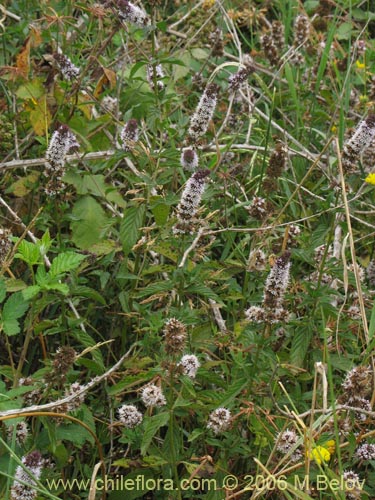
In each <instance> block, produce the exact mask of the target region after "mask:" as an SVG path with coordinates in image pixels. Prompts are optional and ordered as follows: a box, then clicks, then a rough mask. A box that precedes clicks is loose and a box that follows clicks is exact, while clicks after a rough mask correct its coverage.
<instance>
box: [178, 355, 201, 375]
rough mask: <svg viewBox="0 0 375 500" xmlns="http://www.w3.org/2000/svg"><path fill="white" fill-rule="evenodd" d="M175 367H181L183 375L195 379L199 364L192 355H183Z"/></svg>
mask: <svg viewBox="0 0 375 500" xmlns="http://www.w3.org/2000/svg"><path fill="white" fill-rule="evenodd" d="M177 366H181V368H182V372H183V374H184V375H187V376H188V377H190V378H195V377H196V375H197V371H198V368H199V367H200V363H199V361H198V358H197V357H196V356H195V355H194V354H185V355H184V356H182V358H181V361H180V362H179V363H178V365H177Z"/></svg>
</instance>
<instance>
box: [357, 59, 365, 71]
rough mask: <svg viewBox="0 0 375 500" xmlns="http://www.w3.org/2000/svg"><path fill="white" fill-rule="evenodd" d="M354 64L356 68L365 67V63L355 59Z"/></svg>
mask: <svg viewBox="0 0 375 500" xmlns="http://www.w3.org/2000/svg"><path fill="white" fill-rule="evenodd" d="M355 64H356V66H357V68H358V69H364V68H365V67H366V65H365V63H362V62H360V61H356V62H355Z"/></svg>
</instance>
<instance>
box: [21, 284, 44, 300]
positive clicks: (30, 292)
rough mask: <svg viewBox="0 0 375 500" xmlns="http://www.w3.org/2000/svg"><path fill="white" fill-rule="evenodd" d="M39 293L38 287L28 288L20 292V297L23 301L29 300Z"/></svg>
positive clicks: (39, 288)
mask: <svg viewBox="0 0 375 500" xmlns="http://www.w3.org/2000/svg"><path fill="white" fill-rule="evenodd" d="M40 291H41V287H40V286H39V285H33V286H28V287H27V288H25V289H24V290H22V295H23V298H24V299H25V300H31V299H32V298H33V297H35V296H36V295H38V293H39V292H40Z"/></svg>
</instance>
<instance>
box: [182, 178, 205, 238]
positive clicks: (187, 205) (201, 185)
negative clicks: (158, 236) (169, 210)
mask: <svg viewBox="0 0 375 500" xmlns="http://www.w3.org/2000/svg"><path fill="white" fill-rule="evenodd" d="M209 174H210V170H198V171H197V172H195V174H193V175H192V176H191V177H190V179H189V180H188V181H187V183H186V186H185V189H184V190H183V193H182V196H181V200H180V203H179V205H178V207H177V219H178V223H177V224H176V226H175V227H174V233H175V234H178V233H186V232H191V224H192V222H193V219H194V216H195V214H196V213H197V211H198V208H199V205H200V202H201V199H202V194H203V193H204V190H205V187H206V182H205V179H206V177H207V176H208V175H209Z"/></svg>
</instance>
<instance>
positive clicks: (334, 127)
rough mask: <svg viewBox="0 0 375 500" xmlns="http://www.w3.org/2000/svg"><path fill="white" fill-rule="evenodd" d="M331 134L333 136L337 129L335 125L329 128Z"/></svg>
mask: <svg viewBox="0 0 375 500" xmlns="http://www.w3.org/2000/svg"><path fill="white" fill-rule="evenodd" d="M331 132H332V133H333V134H335V133H336V132H337V127H336V125H332V127H331Z"/></svg>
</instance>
